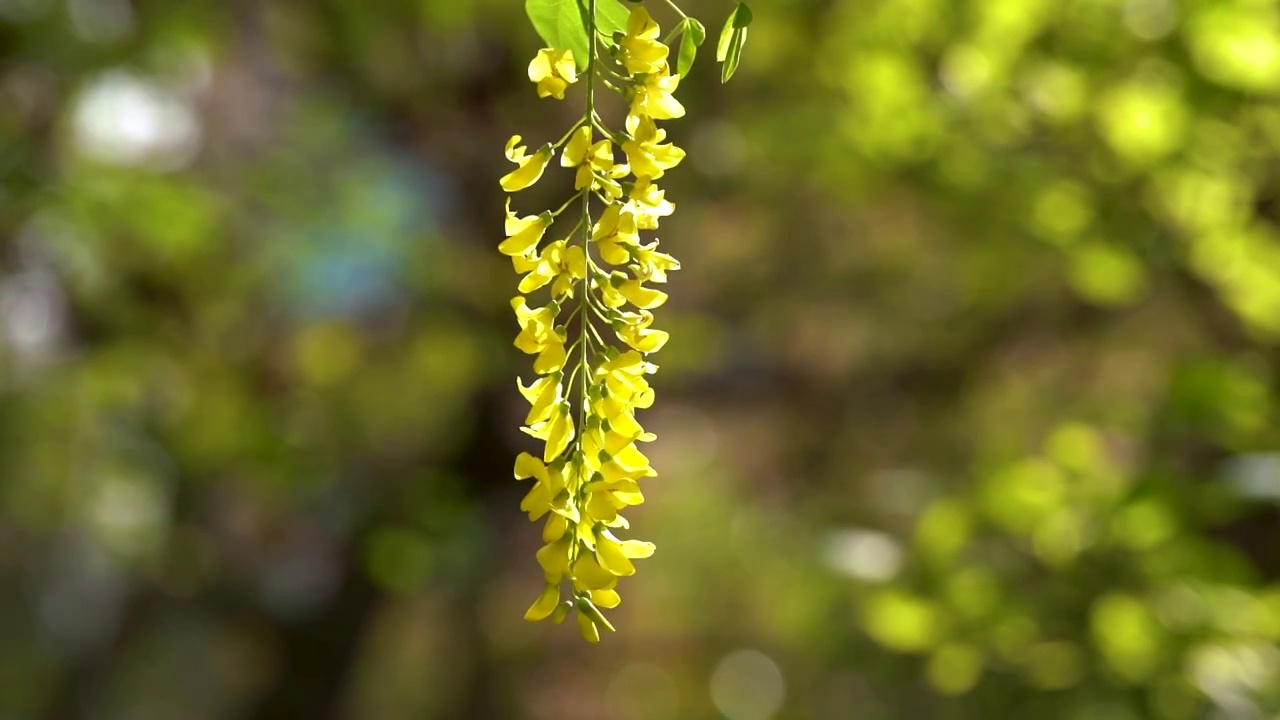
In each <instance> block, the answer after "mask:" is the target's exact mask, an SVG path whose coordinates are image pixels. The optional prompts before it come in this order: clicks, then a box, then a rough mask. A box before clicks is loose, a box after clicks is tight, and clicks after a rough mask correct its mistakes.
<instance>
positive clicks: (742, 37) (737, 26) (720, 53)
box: [716, 2, 751, 83]
mask: <svg viewBox="0 0 1280 720" xmlns="http://www.w3.org/2000/svg"><path fill="white" fill-rule="evenodd" d="M750 24H751V8H749V7H747V4H746V3H744V2H740V3H738V6H737V7H736V8H734V9H733V12H731V13H729V17H728V19H726V20H725V21H724V28H723V29H721V30H720V42H718V43H716V61H717V62H719V63H720V82H721V83H727V82H729V78H731V77H733V74H734V73H735V72H737V71H738V63H739V62H741V60H742V46H743V45H745V44H746V42H747V26H748V25H750Z"/></svg>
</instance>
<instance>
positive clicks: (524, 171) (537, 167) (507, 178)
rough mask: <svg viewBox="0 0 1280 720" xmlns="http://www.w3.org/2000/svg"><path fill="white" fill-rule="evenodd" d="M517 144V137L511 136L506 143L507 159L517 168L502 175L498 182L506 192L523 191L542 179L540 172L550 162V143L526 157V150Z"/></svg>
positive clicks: (518, 139)
mask: <svg viewBox="0 0 1280 720" xmlns="http://www.w3.org/2000/svg"><path fill="white" fill-rule="evenodd" d="M519 143H520V136H519V135H512V136H511V139H510V140H508V141H507V149H506V154H507V159H508V160H510V161H511V162H513V163H515V164H516V165H518V166H519V167H517V168H516V169H515V170H512V171H511V172H509V173H507V174H506V175H503V176H502V179H501V180H499V181H498V182H499V183H501V185H502V189H503V190H506V191H507V192H517V191H520V190H524V189H525V188H527V187H529V186H530V185H532V184H534V183H536V182H538V178H540V177H542V171H543V170H545V169H547V163H548V162H550V161H551V144H550V143H547V144H546V145H543V146H542V147H540V148H538V150H537V152H535V153H534V154H532V155H527V154H526V151H527V148H525V146H524V145H520V144H519Z"/></svg>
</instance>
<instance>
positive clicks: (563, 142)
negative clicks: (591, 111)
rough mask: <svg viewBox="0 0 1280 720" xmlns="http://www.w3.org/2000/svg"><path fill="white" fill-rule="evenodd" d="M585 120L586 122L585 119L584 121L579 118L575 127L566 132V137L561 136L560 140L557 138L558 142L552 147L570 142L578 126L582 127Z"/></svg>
mask: <svg viewBox="0 0 1280 720" xmlns="http://www.w3.org/2000/svg"><path fill="white" fill-rule="evenodd" d="M583 122H585V121H583V120H579V121H578V122H576V123H574V124H573V127H571V128H569V132H567V133H565V134H564V137H562V138H560V139H559V140H557V141H556V144H555V145H552V147H556V148H558V147H560V146H561V145H564V144H565V143H566V142H568V140H569V138H570V137H572V136H573V133H574V132H576V131H577V129H578V128H580V127H582V123H583Z"/></svg>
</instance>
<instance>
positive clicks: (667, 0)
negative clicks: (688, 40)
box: [662, 0, 689, 20]
mask: <svg viewBox="0 0 1280 720" xmlns="http://www.w3.org/2000/svg"><path fill="white" fill-rule="evenodd" d="M662 1H663V2H665V3H666V4H667V7H670V8H671V9H672V10H675V11H676V14H677V15H679V16H680V17H681V19H684V20H687V19H689V16H688V15H685V14H684V11H683V10H681V9H680V8H679V7H678V6H676V4H675V2H674V0H662Z"/></svg>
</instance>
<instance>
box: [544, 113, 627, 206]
mask: <svg viewBox="0 0 1280 720" xmlns="http://www.w3.org/2000/svg"><path fill="white" fill-rule="evenodd" d="M560 164H561V165H562V166H564V167H576V168H578V172H577V174H576V175H575V177H574V182H573V187H574V189H575V190H581V189H583V188H586V187H592V188H600V189H602V190H603V191H604V193H605V195H606V196H607V197H609V198H610V200H616V199H618V198H620V197H622V186H621V185H619V184H618V182H617V180H618V178H622V177H626V176H627V175H628V174H629V173H630V172H631V169H630V168H628V167H627V166H626V165H615V164H614V162H613V143H612V142H610V141H609V139H608V138H605V139H603V140H600V141H598V142H596V143H595V144H592V143H591V127H590V126H588V125H584V126H582V127H580V128H578V129H577V130H575V131H574V132H573V136H572V137H571V138H569V142H568V143H566V144H565V146H564V152H563V153H561V154H560Z"/></svg>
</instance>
